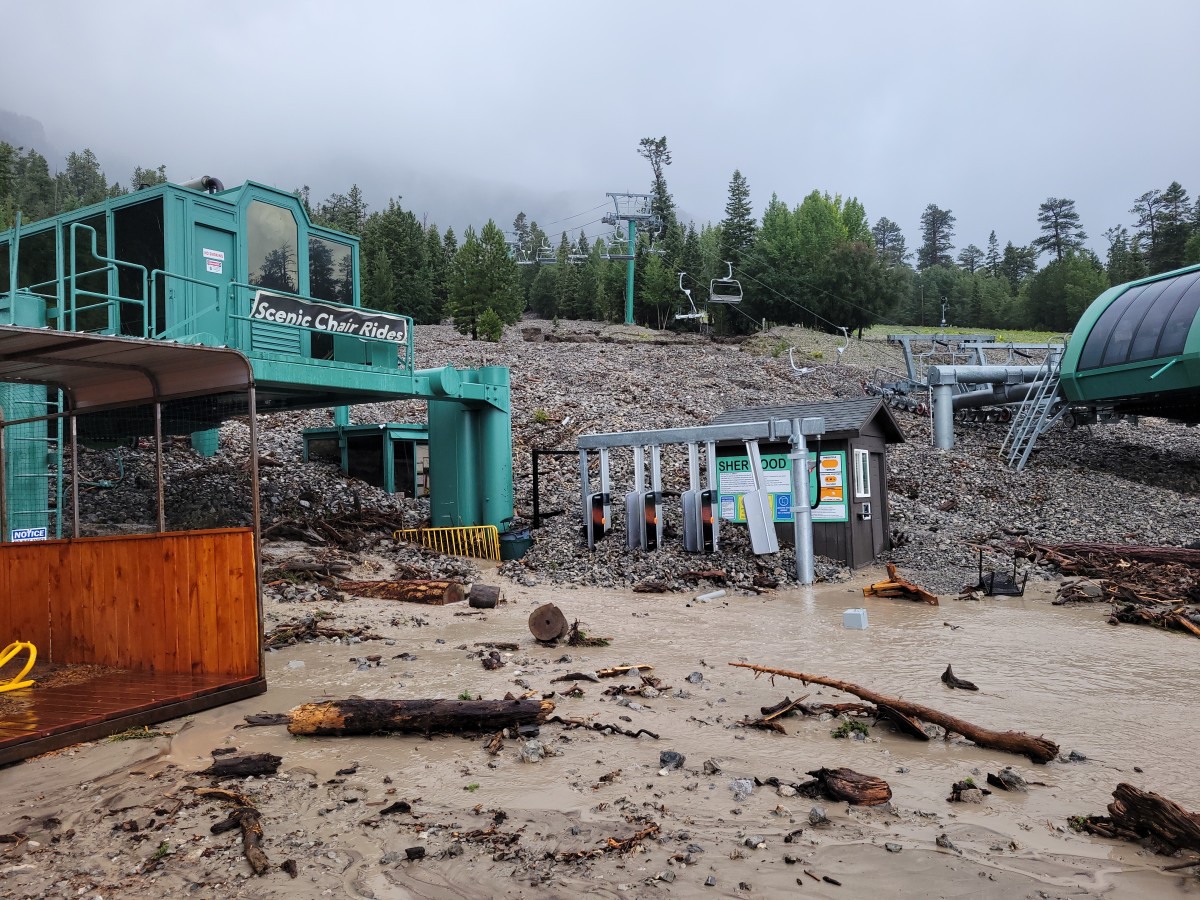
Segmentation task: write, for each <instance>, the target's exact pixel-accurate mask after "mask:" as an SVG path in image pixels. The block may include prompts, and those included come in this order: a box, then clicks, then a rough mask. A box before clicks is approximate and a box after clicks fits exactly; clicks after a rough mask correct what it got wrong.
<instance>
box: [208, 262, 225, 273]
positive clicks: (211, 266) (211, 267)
mask: <svg viewBox="0 0 1200 900" xmlns="http://www.w3.org/2000/svg"><path fill="white" fill-rule="evenodd" d="M204 268H206V269H208V271H209V273H210V274H212V275H220V274H221V273H222V272H224V271H225V263H223V262H221V260H219V259H206V260H205V261H204Z"/></svg>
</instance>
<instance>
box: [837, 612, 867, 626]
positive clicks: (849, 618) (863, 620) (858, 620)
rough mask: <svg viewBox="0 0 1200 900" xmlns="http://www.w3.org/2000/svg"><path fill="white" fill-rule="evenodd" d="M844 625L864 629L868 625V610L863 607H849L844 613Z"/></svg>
mask: <svg viewBox="0 0 1200 900" xmlns="http://www.w3.org/2000/svg"><path fill="white" fill-rule="evenodd" d="M842 626H843V627H845V628H856V629H859V630H861V629H863V628H866V627H867V611H866V610H865V609H863V608H861V607H859V608H858V609H848V610H846V611H845V612H844V613H842Z"/></svg>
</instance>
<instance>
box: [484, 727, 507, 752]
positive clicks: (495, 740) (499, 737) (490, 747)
mask: <svg viewBox="0 0 1200 900" xmlns="http://www.w3.org/2000/svg"><path fill="white" fill-rule="evenodd" d="M483 749H484V750H486V751H487V752H488V753H489V754H490V755H491V756H495V755H496V754H497V753H499V752H500V751H501V750H503V749H504V731H503V730H500V731H497V732H496V733H495V734H493V735H492V736H491V738H490V739H489V740H488V742H487V744H486V745H485V746H484V748H483Z"/></svg>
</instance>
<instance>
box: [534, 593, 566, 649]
mask: <svg viewBox="0 0 1200 900" xmlns="http://www.w3.org/2000/svg"><path fill="white" fill-rule="evenodd" d="M529 632H530V634H532V635H533V636H534V637H535V638H537V639H538V640H539V641H541V642H542V643H549V642H550V641H557V640H558V639H559V638H560V637H562V636H563V635H565V634H566V633H567V617H566V616H564V615H563V613H562V610H561V609H559V608H558V607H557V606H555V605H554V604H553V603H543V604H542V605H541V606H539V607H538V608H537V609H535V610H534V611H533V612H531V613H530V614H529Z"/></svg>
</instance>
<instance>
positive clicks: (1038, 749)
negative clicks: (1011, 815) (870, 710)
mask: <svg viewBox="0 0 1200 900" xmlns="http://www.w3.org/2000/svg"><path fill="white" fill-rule="evenodd" d="M729 665H731V666H735V667H737V668H740V669H750V670H751V671H752V672H754V673H756V674H758V675H772V676H775V675H778V676H781V677H783V678H795V679H797V680H798V681H803V682H805V683H806V684H823V685H826V686H827V687H832V688H837V689H838V690H839V691H844V692H845V693H847V694H854V695H855V696H856V697H860V698H862V699H863V700H866V701H867V702H868V703H874V704H875V705H876V706H886V707H890V708H891V709H893V710H895V711H897V712H899V713H902V714H903V715H906V716H912V717H915V718H917V719H921V720H923V721H926V722H933V723H935V724H937V725H941V726H942V727H943V728H945V729H946V730H947V731H953V732H955V733H957V734H961V735H962V736H963V737H965V738H968V739H969V740H972V741H974V742H975V743H976V744H978V745H979V746H981V747H987V748H988V749H991V750H1003V751H1005V752H1006V753H1019V754H1021V755H1023V756H1027V757H1029V758H1030V759H1031V760H1033V761H1034V762H1037V763H1046V762H1049V761H1050V760H1052V759H1054V758H1055V757H1056V756H1058V745H1057V744H1055V743H1054V742H1053V741H1048V740H1046V739H1045V738H1043V737H1034V736H1033V735H1029V734H1025V733H1024V732H1022V731H993V730H991V729H990V728H982V727H980V726H978V725H972V724H971V723H970V722H966V721H964V720H962V719H959V718H956V717H955V716H950V715H947V714H946V713H943V712H939V711H938V710H936V709H931V708H930V707H928V706H921V705H919V704H916V703H909V702H908V701H907V700H901V699H899V698H897V697H889V696H887V695H886V694H880V693H877V692H875V691H872V690H869V689H867V688H863V687H859V686H858V685H856V684H851V683H850V682H848V681H839V680H838V679H836V678H827V677H825V676H823V675H807V674H805V673H803V672H790V671H788V670H787V669H773V668H769V667H767V666H756V665H752V664H750V663H737V662H731V663H730V664H729Z"/></svg>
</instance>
